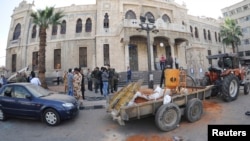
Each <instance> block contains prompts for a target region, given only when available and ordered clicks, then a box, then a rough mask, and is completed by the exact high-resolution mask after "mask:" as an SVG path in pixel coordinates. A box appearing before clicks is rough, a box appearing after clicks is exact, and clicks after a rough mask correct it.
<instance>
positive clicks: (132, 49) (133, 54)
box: [128, 44, 138, 71]
mask: <svg viewBox="0 0 250 141" xmlns="http://www.w3.org/2000/svg"><path fill="white" fill-rule="evenodd" d="M128 48H129V66H130V69H131V70H132V71H138V48H137V45H135V44H129V46H128Z"/></svg>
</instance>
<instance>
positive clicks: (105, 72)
mask: <svg viewBox="0 0 250 141" xmlns="http://www.w3.org/2000/svg"><path fill="white" fill-rule="evenodd" d="M85 78H86V80H87V89H88V90H89V91H94V92H95V93H96V94H98V93H99V92H100V94H101V95H103V96H104V97H107V96H108V95H109V94H110V93H114V92H116V91H117V90H118V81H119V73H117V72H116V71H115V69H114V68H111V67H110V65H106V66H103V67H101V68H99V67H95V68H94V70H90V69H87V72H86V73H84V72H83V70H82V69H81V68H74V69H73V70H72V69H71V68H70V69H69V70H68V71H65V72H64V74H63V81H64V91H65V93H67V94H68V95H70V96H74V97H75V98H76V99H77V100H79V103H80V106H81V105H82V103H83V100H84V99H85V95H84V93H85Z"/></svg>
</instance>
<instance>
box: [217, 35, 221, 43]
mask: <svg viewBox="0 0 250 141" xmlns="http://www.w3.org/2000/svg"><path fill="white" fill-rule="evenodd" d="M218 36H219V37H218V38H219V42H221V39H220V33H218Z"/></svg>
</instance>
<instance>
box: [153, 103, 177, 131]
mask: <svg viewBox="0 0 250 141" xmlns="http://www.w3.org/2000/svg"><path fill="white" fill-rule="evenodd" d="M180 120H181V110H180V108H179V107H178V106H177V105H176V104H174V103H168V104H165V105H162V106H161V107H160V108H159V109H158V110H157V112H156V116H155V124H156V126H157V127H158V128H159V129H160V130H162V131H171V130H173V129H175V128H176V127H177V126H178V124H179V122H180Z"/></svg>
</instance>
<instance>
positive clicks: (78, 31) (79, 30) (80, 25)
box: [76, 19, 82, 33]
mask: <svg viewBox="0 0 250 141" xmlns="http://www.w3.org/2000/svg"><path fill="white" fill-rule="evenodd" d="M81 32H82V20H81V19H78V20H77V22H76V33H81Z"/></svg>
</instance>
